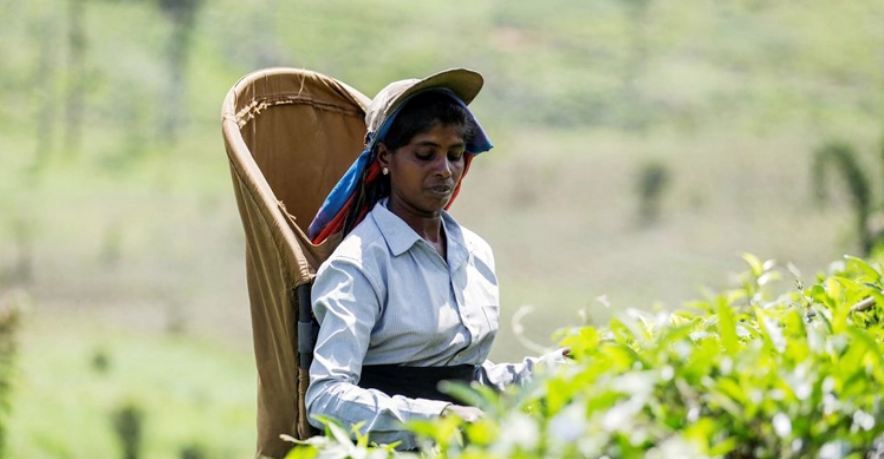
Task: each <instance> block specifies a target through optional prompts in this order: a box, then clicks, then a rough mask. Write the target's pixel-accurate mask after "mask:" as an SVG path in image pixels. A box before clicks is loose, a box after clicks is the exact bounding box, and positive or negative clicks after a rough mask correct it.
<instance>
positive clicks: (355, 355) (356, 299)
mask: <svg viewBox="0 0 884 459" xmlns="http://www.w3.org/2000/svg"><path fill="white" fill-rule="evenodd" d="M375 286H379V284H376V283H373V282H372V281H371V280H369V278H368V275H367V273H365V271H364V270H362V269H361V268H360V267H359V265H358V263H357V262H355V261H348V260H346V259H335V260H333V261H331V262H330V263H329V264H327V265H323V267H322V268H321V269H320V272H319V273H317V276H316V280H315V282H314V285H313V313H314V314H315V316H316V319H317V321H318V322H319V336H318V338H317V341H316V348H315V350H314V354H313V355H314V358H313V364H312V365H311V367H310V386H309V387H308V389H307V395H306V405H307V411H308V414H309V419H310V423H311V424H312V425H314V426H316V427H321V424H319V423H318V422H317V421H316V420H315V419H314V418H313V416H314V415H322V416H327V417H330V418H334V419H337V420H339V421H341V422H342V423H343V424H344V426H345V428H346V429H348V430H349V429H350V428H351V426H352V425H353V424H356V423H358V422H364V424H363V425H362V427H361V430H362V432H369V433H370V434H371V439H372V440H373V441H376V442H378V443H392V442H395V441H401V442H402V444H401V445H400V447H401V448H406V449H410V448H413V447H415V446H416V445H415V444H414V437H413V436H412V435H411V434H410V433H408V432H407V431H405V429H404V427H403V423H405V422H408V421H410V420H414V419H429V418H434V417H438V416H439V415H441V414H442V412H443V411H444V410H445V408H446V407H447V406H449V405H450V404H449V403H446V402H440V401H436V400H426V399H412V398H407V397H403V396H398V395H397V396H393V397H391V396H389V395H387V394H385V393H383V392H381V391H378V390H376V389H363V388H361V387H359V386H358V385H357V383H358V382H359V378H360V374H361V371H362V363H363V360H364V359H365V354H366V352H367V350H368V346H369V339H370V337H371V331H372V329H373V328H374V325H375V323H376V322H377V320H378V318H379V315H380V313H381V303H380V301H381V300H380V297H379V294H378V292H379V289H378V288H375Z"/></svg>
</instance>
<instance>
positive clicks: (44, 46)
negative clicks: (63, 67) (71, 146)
mask: <svg viewBox="0 0 884 459" xmlns="http://www.w3.org/2000/svg"><path fill="white" fill-rule="evenodd" d="M55 25H56V24H55V17H54V13H47V14H45V15H43V16H42V17H41V18H40V19H39V20H38V21H36V22H35V23H34V24H32V29H31V33H32V35H33V38H34V41H36V42H37V47H38V51H37V62H36V66H35V68H34V74H33V77H32V81H33V87H34V90H35V94H36V96H37V97H36V98H37V101H36V104H35V105H36V110H35V112H34V114H35V119H34V128H35V129H34V135H35V140H36V142H35V145H36V147H35V148H34V163H33V167H32V169H31V172H32V173H35V174H36V173H38V172H39V171H40V170H42V169H43V167H44V166H45V165H46V164H47V162H48V161H49V156H50V155H51V154H52V142H53V139H54V137H55V127H56V125H55V122H56V106H57V103H56V101H55V95H56V94H55V91H54V87H55V78H54V76H55V73H56V70H57V69H56V53H55V50H56V47H55V43H54V42H55V39H56V36H55V33H54V32H55Z"/></svg>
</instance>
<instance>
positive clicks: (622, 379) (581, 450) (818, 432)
mask: <svg viewBox="0 0 884 459" xmlns="http://www.w3.org/2000/svg"><path fill="white" fill-rule="evenodd" d="M744 259H745V261H746V262H747V264H748V266H749V268H748V271H747V272H745V273H743V274H742V275H741V277H740V286H739V287H738V288H735V289H732V290H726V291H723V292H720V293H717V294H712V295H709V296H708V297H707V298H705V299H702V300H698V301H693V302H689V303H687V304H685V306H684V307H683V308H682V309H680V310H677V311H673V312H660V313H656V314H649V313H646V312H641V311H636V310H627V311H625V312H624V313H623V314H621V315H620V316H619V317H618V318H615V319H613V320H611V321H610V322H609V323H608V324H607V325H605V326H602V327H596V326H582V327H575V328H570V329H566V330H563V331H562V332H561V334H560V339H561V344H562V345H564V346H569V347H570V349H571V355H572V357H573V360H572V361H571V362H569V363H567V364H565V365H563V366H560V367H559V368H557V369H556V370H555V371H553V372H551V373H549V374H546V375H539V376H538V377H537V378H535V380H534V381H533V382H532V383H531V384H529V385H528V386H524V387H519V388H516V387H514V388H511V389H510V390H508V391H506V392H504V393H502V394H496V393H494V392H492V391H491V390H489V389H486V388H482V387H472V388H469V387H465V386H454V387H449V389H450V392H451V393H452V394H453V395H455V396H459V397H461V398H463V399H464V400H465V401H466V402H469V403H472V404H475V405H477V406H479V407H481V408H482V409H483V410H484V411H485V412H486V413H487V417H485V418H484V419H482V420H480V421H478V422H475V423H472V424H466V423H463V422H461V421H460V420H459V419H457V418H453V417H448V418H442V419H438V420H435V421H431V422H420V423H415V424H413V425H411V426H410V428H411V429H412V430H413V431H414V432H415V433H416V434H417V435H418V436H419V437H420V438H422V439H424V440H425V442H424V446H423V449H422V451H421V454H423V455H429V456H431V457H432V456H440V457H457V458H503V457H521V458H539V457H660V458H669V457H679V458H685V457H732V458H744V457H783V458H789V457H822V458H848V457H850V458H862V457H880V456H879V455H881V454H884V403H882V397H884V362H882V360H884V323H882V317H884V293H882V288H884V284H882V268H881V265H880V264H879V263H878V262H875V261H864V260H862V259H859V258H853V257H845V259H844V260H843V261H839V262H836V263H833V264H832V266H831V268H830V272H829V273H828V274H820V275H818V276H816V278H815V279H814V282H812V283H811V284H810V285H809V286H805V285H804V282H803V281H802V280H801V278H800V273H798V271H797V269H795V268H794V267H793V266H791V265H789V266H788V268H789V269H788V270H785V271H783V270H781V269H779V268H778V267H777V266H776V264H775V263H774V262H773V261H770V260H769V261H766V262H762V261H761V260H759V259H758V258H756V257H754V256H752V255H745V256H744ZM789 272H791V274H787V273H789ZM784 274H785V275H784ZM784 278H788V279H791V282H789V283H786V282H784V281H783V279H784ZM784 287H785V288H784ZM327 432H328V433H329V434H330V435H327V436H326V437H324V438H315V439H311V440H310V441H308V442H307V443H306V444H302V445H300V446H298V447H297V448H295V449H294V450H293V451H292V452H291V453H290V455H289V458H300V457H388V456H392V455H393V454H394V453H393V452H391V451H390V449H389V447H384V448H372V447H370V446H368V439H367V438H365V437H364V436H361V435H356V437H357V441H355V442H353V441H351V440H350V437H349V436H348V435H347V433H346V432H345V431H344V430H343V429H341V428H340V427H338V426H336V425H334V424H333V423H329V424H328V427H327Z"/></svg>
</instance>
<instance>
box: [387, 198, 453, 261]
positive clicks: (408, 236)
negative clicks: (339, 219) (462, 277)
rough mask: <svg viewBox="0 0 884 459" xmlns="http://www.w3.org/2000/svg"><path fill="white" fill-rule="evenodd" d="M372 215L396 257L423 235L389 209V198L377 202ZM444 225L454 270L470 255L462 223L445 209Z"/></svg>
mask: <svg viewBox="0 0 884 459" xmlns="http://www.w3.org/2000/svg"><path fill="white" fill-rule="evenodd" d="M371 216H372V218H373V219H374V221H375V224H376V225H377V227H378V229H379V230H380V232H381V234H382V235H383V237H384V240H385V241H386V242H387V247H389V248H390V252H391V253H392V254H393V256H394V257H398V256H399V255H402V254H403V253H405V252H407V251H408V250H409V249H411V247H412V246H413V245H414V244H416V243H417V241H419V240H421V237H420V236H419V235H418V234H417V233H416V232H415V231H414V230H413V229H412V228H411V227H410V226H408V223H405V221H404V220H402V219H401V218H399V216H398V215H396V214H394V213H393V212H391V211H390V209H387V199H383V200H381V201H379V202H378V203H377V204H375V206H374V209H372V210H371ZM442 225H443V226H444V229H445V236H446V237H447V238H448V241H447V242H448V265H449V267H450V268H451V269H452V270H456V269H457V268H459V267H460V266H461V265H462V264H463V263H464V262H466V260H467V258H468V257H469V252H468V250H467V246H466V241H464V237H463V231H461V228H460V224H458V223H457V221H456V220H455V219H454V218H453V217H452V216H451V215H449V214H448V212H445V211H442Z"/></svg>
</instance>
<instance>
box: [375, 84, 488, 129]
mask: <svg viewBox="0 0 884 459" xmlns="http://www.w3.org/2000/svg"><path fill="white" fill-rule="evenodd" d="M483 83H484V80H483V78H482V75H481V74H479V72H476V71H473V70H469V69H462V68H458V69H449V70H444V71H442V72H439V73H435V74H433V75H430V76H428V77H426V78H423V79H418V78H409V79H407V80H399V81H394V82H392V83H390V84H388V85H387V86H386V87H384V89H381V91H380V92H378V94H377V95H376V96H374V99H372V101H371V103H370V104H369V105H368V110H367V111H366V113H365V126H366V127H367V128H368V134H369V135H372V136H373V135H374V133H376V132H377V131H378V129H379V128H380V127H381V125H382V124H383V123H384V121H385V120H386V119H387V116H389V115H390V114H391V113H393V112H394V111H395V110H396V109H397V108H399V106H400V105H402V102H404V101H405V100H407V99H408V97H409V96H412V95H414V94H417V93H418V92H421V91H423V90H425V89H431V88H447V89H450V90H451V91H452V92H454V93H455V94H456V95H457V96H458V97H460V99H461V100H463V102H464V103H465V104H469V103H470V102H472V100H473V99H474V98H475V97H476V95H477V94H479V90H481V89H482V84H483Z"/></svg>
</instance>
